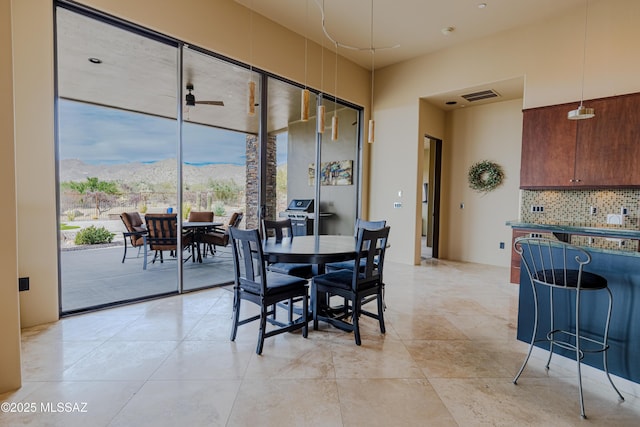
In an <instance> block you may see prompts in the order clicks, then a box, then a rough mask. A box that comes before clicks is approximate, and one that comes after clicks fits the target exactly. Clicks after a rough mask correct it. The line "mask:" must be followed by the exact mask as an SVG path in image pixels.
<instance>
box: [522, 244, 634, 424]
mask: <svg viewBox="0 0 640 427" xmlns="http://www.w3.org/2000/svg"><path fill="white" fill-rule="evenodd" d="M514 250H515V251H516V252H517V253H518V254H519V255H520V258H521V264H522V266H523V268H524V269H525V270H526V273H527V276H528V277H529V282H530V284H531V292H532V293H533V303H534V312H533V315H534V320H533V330H532V332H531V341H530V343H529V351H528V353H527V355H526V357H525V359H524V362H523V363H522V366H521V367H520V370H519V371H518V373H517V374H516V376H515V378H514V379H513V383H514V384H517V383H518V378H520V375H522V372H523V371H524V368H525V366H527V362H528V361H529V358H530V356H531V352H532V350H533V347H534V345H535V343H536V342H545V343H546V346H547V348H548V349H549V358H548V359H547V364H546V366H545V368H546V369H547V370H548V369H549V363H551V356H552V355H553V353H554V349H555V350H556V351H557V350H561V349H564V350H568V355H569V356H571V355H573V356H574V357H575V360H576V365H577V368H578V394H579V402H580V415H581V416H582V418H586V417H587V416H586V414H585V411H584V397H583V393H582V374H581V369H580V368H581V363H582V360H583V358H584V357H585V354H587V353H602V364H603V369H604V372H605V373H606V375H607V378H608V379H609V382H610V383H611V386H612V387H613V389H614V390H615V392H616V393H617V394H618V397H619V398H620V400H624V397H623V396H622V394H620V391H618V389H617V388H616V386H615V384H614V383H613V380H612V379H611V376H610V375H609V368H608V364H607V350H608V349H609V344H608V334H609V323H610V321H611V309H612V304H613V295H612V293H611V290H610V289H609V286H608V282H607V279H606V278H605V277H603V276H601V275H599V274H595V273H591V272H587V271H584V267H585V266H586V265H588V264H589V263H590V262H591V255H590V254H589V253H588V252H587V251H585V250H584V249H582V248H579V247H577V246H573V245H571V244H569V243H566V242H560V241H557V240H551V239H545V238H531V237H520V238H518V239H516V240H515V242H514ZM523 284H524V282H523ZM543 291H545V292H544V293H543ZM585 292H588V293H589V294H590V295H591V296H592V298H599V297H600V296H599V295H602V297H607V298H608V310H607V313H606V317H605V316H604V314H605V313H598V312H597V311H595V310H589V312H588V313H587V312H586V310H585V309H582V310H581V302H582V298H584V296H582V294H583V293H585ZM595 292H599V293H597V294H596V293H595ZM587 298H588V297H587ZM584 302H585V304H586V305H585V307H587V308H588V307H589V306H590V305H589V300H588V299H587V300H586V301H584ZM583 311H584V313H582V312H583ZM543 314H544V317H545V319H543V324H544V325H545V326H548V329H547V328H545V330H544V331H543V333H542V336H540V337H539V336H538V327H539V322H540V320H541V317H542V315H543ZM582 314H584V315H588V316H589V317H590V318H591V319H594V320H598V322H599V321H600V320H602V324H601V329H600V330H598V327H594V326H591V327H588V328H587V327H586V326H584V325H583V324H582V322H581V319H582V318H583V316H582ZM547 316H548V317H547ZM593 323H594V322H591V323H590V324H593Z"/></svg>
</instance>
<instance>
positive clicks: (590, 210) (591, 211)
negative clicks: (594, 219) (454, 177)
mask: <svg viewBox="0 0 640 427" xmlns="http://www.w3.org/2000/svg"><path fill="white" fill-rule="evenodd" d="M597 213H598V208H596V207H595V206H590V207H589V214H590V215H595V214H597Z"/></svg>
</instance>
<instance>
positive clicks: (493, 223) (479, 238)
mask: <svg viewBox="0 0 640 427" xmlns="http://www.w3.org/2000/svg"><path fill="white" fill-rule="evenodd" d="M521 110H522V100H521V99H516V100H513V101H505V102H499V103H495V104H487V105H483V106H478V107H471V108H463V109H459V110H456V111H453V112H450V113H448V114H447V120H446V122H447V134H446V136H445V142H444V143H443V156H444V157H445V158H446V161H445V162H443V166H442V170H443V172H442V173H443V178H444V177H446V182H447V186H446V190H445V191H446V193H447V198H446V200H443V201H442V205H441V209H442V211H443V212H447V215H446V216H447V221H443V224H442V228H441V236H440V238H441V240H442V242H443V244H442V245H441V246H440V249H441V253H440V254H441V256H442V258H446V259H454V260H464V261H470V262H477V263H481V264H491V265H499V266H507V265H509V264H510V261H511V251H510V248H511V229H510V228H509V227H506V226H505V222H506V221H508V220H510V219H514V218H517V217H518V214H519V204H518V194H519V187H520V148H521V143H520V140H521V135H522V111H521ZM481 160H490V161H493V162H496V163H497V164H499V165H500V166H502V169H503V171H504V173H505V179H504V181H503V183H502V185H500V186H499V187H498V188H496V189H495V190H494V191H491V192H489V193H478V192H476V191H474V190H472V189H470V188H469V185H468V182H467V173H468V170H469V167H470V166H471V165H473V164H474V163H476V162H478V161H481ZM460 204H464V209H460ZM500 242H504V244H505V249H500V248H499V246H500V245H499V243H500Z"/></svg>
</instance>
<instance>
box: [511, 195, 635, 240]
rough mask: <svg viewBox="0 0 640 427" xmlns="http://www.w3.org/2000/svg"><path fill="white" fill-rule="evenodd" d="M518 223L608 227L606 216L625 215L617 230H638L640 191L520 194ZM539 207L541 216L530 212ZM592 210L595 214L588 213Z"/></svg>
mask: <svg viewBox="0 0 640 427" xmlns="http://www.w3.org/2000/svg"><path fill="white" fill-rule="evenodd" d="M521 198H522V199H521V205H520V221H522V222H528V223H533V224H557V223H567V224H579V225H581V226H586V227H602V226H612V227H615V225H613V224H607V216H608V215H609V214H616V215H620V214H621V209H622V208H626V215H624V218H623V224H622V225H620V226H619V227H620V228H629V229H634V230H637V229H638V216H639V215H640V212H639V211H640V209H639V208H640V190H635V189H631V190H627V189H619V190H558V191H552V190H522V192H521ZM532 206H533V207H539V206H542V208H543V210H542V212H539V211H538V212H532ZM592 208H595V210H596V212H595V213H592Z"/></svg>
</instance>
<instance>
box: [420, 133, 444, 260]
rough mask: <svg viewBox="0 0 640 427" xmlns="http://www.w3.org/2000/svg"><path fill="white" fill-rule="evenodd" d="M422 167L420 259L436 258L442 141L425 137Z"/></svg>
mask: <svg viewBox="0 0 640 427" xmlns="http://www.w3.org/2000/svg"><path fill="white" fill-rule="evenodd" d="M423 150H424V151H423V162H422V164H423V167H422V201H421V202H422V221H421V224H422V226H421V227H420V234H421V239H420V242H421V244H420V258H421V259H429V258H438V247H439V242H440V180H441V176H440V175H441V169H442V140H440V139H437V138H433V137H430V136H428V135H425V138H424V149H423Z"/></svg>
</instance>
